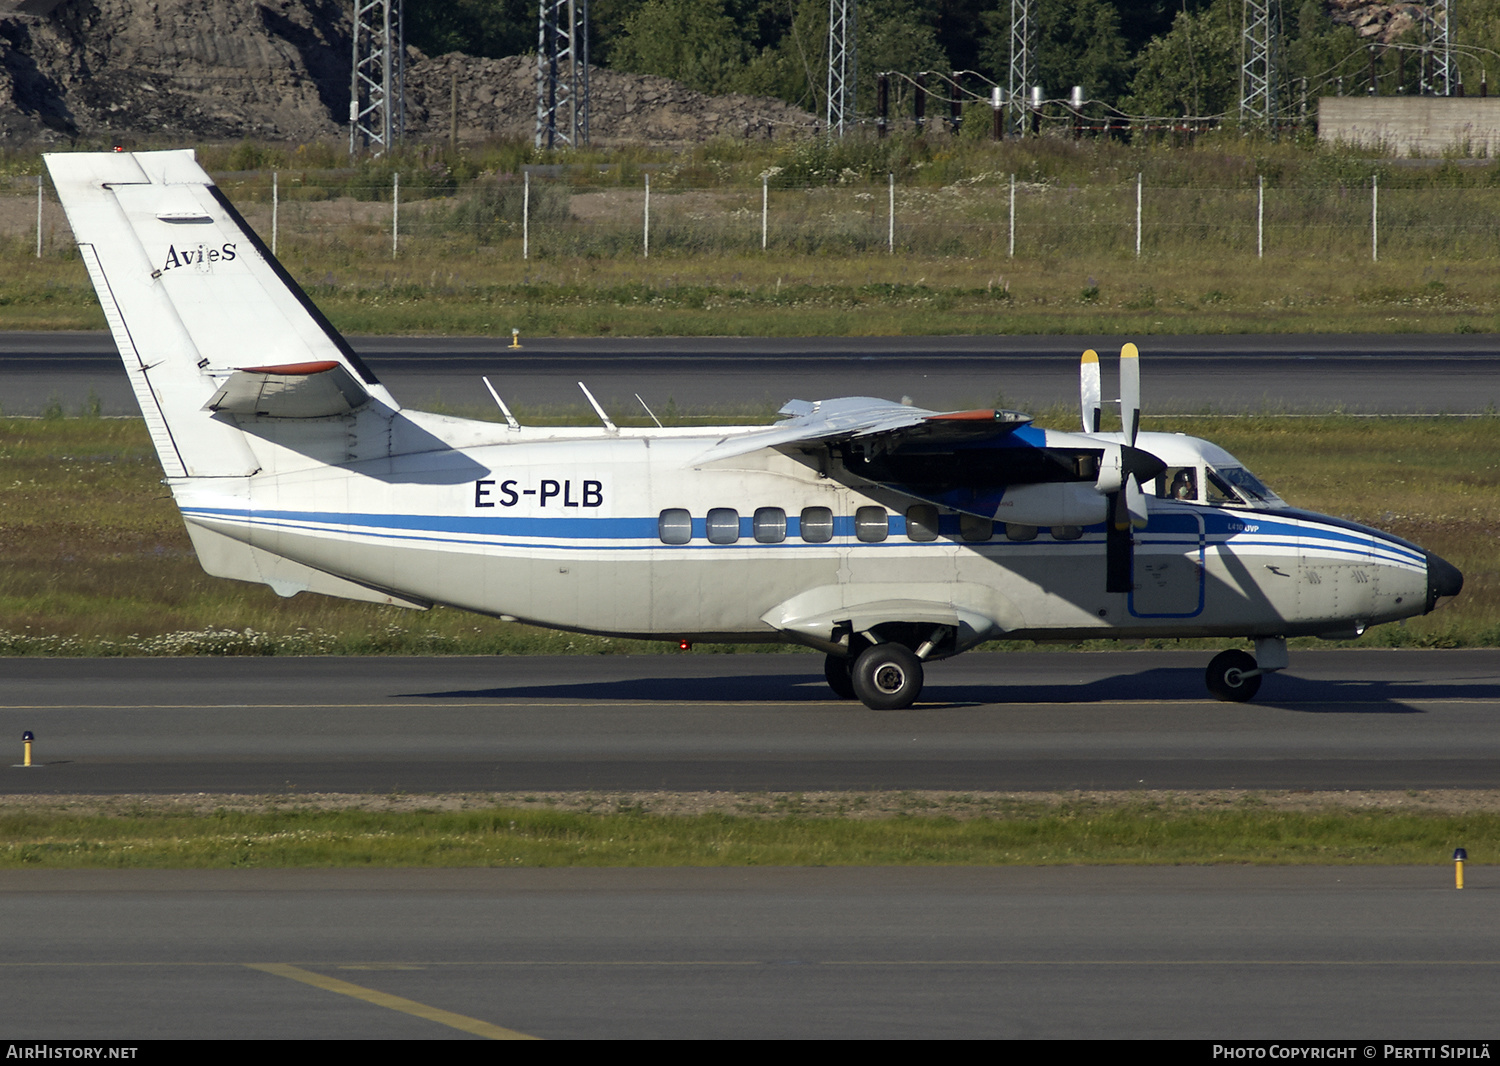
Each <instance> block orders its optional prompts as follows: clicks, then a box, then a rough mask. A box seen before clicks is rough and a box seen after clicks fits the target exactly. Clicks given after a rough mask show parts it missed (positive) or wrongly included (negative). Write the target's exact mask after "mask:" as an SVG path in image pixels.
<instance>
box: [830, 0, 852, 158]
mask: <svg viewBox="0 0 1500 1066" xmlns="http://www.w3.org/2000/svg"><path fill="white" fill-rule="evenodd" d="M855 7H856V0H828V134H829V136H835V135H836V136H839V137H842V136H843V135H844V134H845V133H846V132H848V131H850V130H853V129H854V122H855V111H854V81H855V78H856V77H857V76H858V73H859V63H858V58H859V50H858V47H857V45H856V43H855V18H856V16H855Z"/></svg>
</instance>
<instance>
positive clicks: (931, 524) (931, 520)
mask: <svg viewBox="0 0 1500 1066" xmlns="http://www.w3.org/2000/svg"><path fill="white" fill-rule="evenodd" d="M906 536H907V539H908V540H937V538H938V510H937V508H936V507H933V506H932V505H931V504H926V503H919V504H917V505H916V506H914V507H908V508H907V509H906Z"/></svg>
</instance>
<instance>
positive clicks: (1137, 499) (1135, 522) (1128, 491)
mask: <svg viewBox="0 0 1500 1066" xmlns="http://www.w3.org/2000/svg"><path fill="white" fill-rule="evenodd" d="M1120 497H1121V498H1122V499H1123V500H1124V501H1125V511H1126V514H1127V515H1128V516H1129V519H1130V524H1131V525H1132V526H1134V527H1135V528H1136V529H1145V528H1146V524H1147V523H1148V522H1150V521H1151V513H1150V509H1149V508H1148V507H1147V504H1146V501H1147V500H1148V499H1150V497H1149V496H1147V495H1146V493H1145V491H1144V490H1142V489H1141V483H1140V481H1139V480H1137V479H1136V478H1134V477H1130V478H1126V479H1125V491H1124V492H1122V493H1120Z"/></svg>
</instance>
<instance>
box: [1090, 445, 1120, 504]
mask: <svg viewBox="0 0 1500 1066" xmlns="http://www.w3.org/2000/svg"><path fill="white" fill-rule="evenodd" d="M1125 475H1126V470H1125V450H1124V449H1123V448H1121V447H1120V446H1119V445H1118V444H1106V445H1105V446H1104V451H1103V453H1101V454H1100V456H1099V476H1098V477H1097V478H1096V479H1094V491H1096V492H1098V493H1099V494H1100V495H1101V496H1109V495H1110V494H1112V493H1116V492H1119V491H1120V486H1121V485H1123V484H1124V483H1125Z"/></svg>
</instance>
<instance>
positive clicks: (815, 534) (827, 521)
mask: <svg viewBox="0 0 1500 1066" xmlns="http://www.w3.org/2000/svg"><path fill="white" fill-rule="evenodd" d="M798 526H799V527H800V528H801V530H802V539H803V540H805V541H807V542H808V543H809V544H826V543H828V542H829V541H830V540H832V539H833V512H832V511H830V510H829V509H828V508H826V507H804V508H802V519H801V521H800V522H799V523H798Z"/></svg>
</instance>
